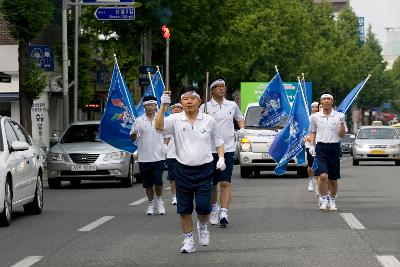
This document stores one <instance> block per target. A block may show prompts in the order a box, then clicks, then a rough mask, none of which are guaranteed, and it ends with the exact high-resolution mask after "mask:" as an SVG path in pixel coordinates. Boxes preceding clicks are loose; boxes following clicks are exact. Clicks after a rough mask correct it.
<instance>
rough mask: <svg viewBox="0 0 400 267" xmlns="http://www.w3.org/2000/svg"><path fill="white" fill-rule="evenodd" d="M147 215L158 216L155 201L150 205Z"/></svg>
mask: <svg viewBox="0 0 400 267" xmlns="http://www.w3.org/2000/svg"><path fill="white" fill-rule="evenodd" d="M146 214H147V215H154V214H156V206H155V205H154V200H153V201H152V202H150V203H149V206H148V207H147V211H146Z"/></svg>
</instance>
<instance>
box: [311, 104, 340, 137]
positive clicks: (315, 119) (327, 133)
mask: <svg viewBox="0 0 400 267" xmlns="http://www.w3.org/2000/svg"><path fill="white" fill-rule="evenodd" d="M345 128H346V131H347V126H346V124H345ZM339 130H340V119H339V112H337V111H335V110H333V109H332V111H331V113H330V114H329V115H325V114H324V113H323V111H319V112H316V113H314V114H313V115H311V124H310V131H311V132H314V133H316V138H315V143H319V142H320V143H338V142H340V140H341V138H340V136H339Z"/></svg>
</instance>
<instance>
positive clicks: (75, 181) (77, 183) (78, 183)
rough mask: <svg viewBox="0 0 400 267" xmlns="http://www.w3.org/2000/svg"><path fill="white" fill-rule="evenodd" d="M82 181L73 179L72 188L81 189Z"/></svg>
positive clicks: (70, 182)
mask: <svg viewBox="0 0 400 267" xmlns="http://www.w3.org/2000/svg"><path fill="white" fill-rule="evenodd" d="M81 182H82V180H81V179H73V180H71V181H69V184H70V185H71V186H72V187H79V186H80V185H81Z"/></svg>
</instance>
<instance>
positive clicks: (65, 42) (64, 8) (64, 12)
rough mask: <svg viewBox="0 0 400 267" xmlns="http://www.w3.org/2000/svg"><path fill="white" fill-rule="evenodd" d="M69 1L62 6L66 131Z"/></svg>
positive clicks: (67, 122)
mask: <svg viewBox="0 0 400 267" xmlns="http://www.w3.org/2000/svg"><path fill="white" fill-rule="evenodd" d="M67 9H68V6H67V0H63V6H62V45H63V48H62V58H63V60H62V66H63V99H64V101H63V110H64V112H63V113H64V120H63V121H64V130H65V129H67V127H68V125H69V101H68V37H67V22H68V21H67Z"/></svg>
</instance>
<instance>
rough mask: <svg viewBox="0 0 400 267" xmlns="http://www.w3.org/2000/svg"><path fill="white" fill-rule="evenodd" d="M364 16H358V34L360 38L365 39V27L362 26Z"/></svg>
mask: <svg viewBox="0 0 400 267" xmlns="http://www.w3.org/2000/svg"><path fill="white" fill-rule="evenodd" d="M364 23H365V18H364V17H358V34H359V35H360V40H361V41H362V42H364V41H365V28H364Z"/></svg>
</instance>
